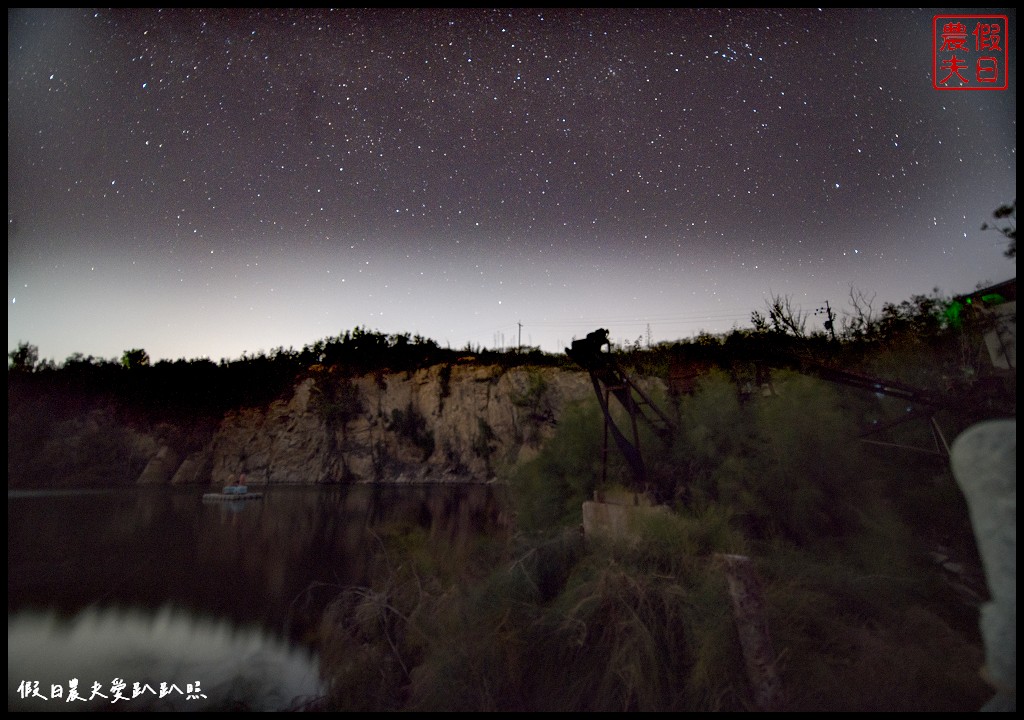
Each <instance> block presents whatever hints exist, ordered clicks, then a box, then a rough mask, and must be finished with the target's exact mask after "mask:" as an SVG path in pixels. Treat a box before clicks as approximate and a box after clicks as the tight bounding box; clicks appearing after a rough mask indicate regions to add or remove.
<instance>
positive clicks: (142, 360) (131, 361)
mask: <svg viewBox="0 0 1024 720" xmlns="http://www.w3.org/2000/svg"><path fill="white" fill-rule="evenodd" d="M121 364H122V365H123V366H124V367H126V368H128V369H129V370H134V369H135V368H140V367H149V353H147V352H146V351H145V350H143V349H141V348H135V349H133V350H125V351H124V355H122V356H121Z"/></svg>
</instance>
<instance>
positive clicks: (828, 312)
mask: <svg viewBox="0 0 1024 720" xmlns="http://www.w3.org/2000/svg"><path fill="white" fill-rule="evenodd" d="M814 314H815V315H824V316H825V318H826V319H825V329H826V330H828V331H829V332H830V333H832V341H833V342H835V339H836V324H835V319H836V316H835V313H833V312H832V308H831V307H829V304H828V300H826V301H825V307H820V308H818V309H817V310H815V311H814Z"/></svg>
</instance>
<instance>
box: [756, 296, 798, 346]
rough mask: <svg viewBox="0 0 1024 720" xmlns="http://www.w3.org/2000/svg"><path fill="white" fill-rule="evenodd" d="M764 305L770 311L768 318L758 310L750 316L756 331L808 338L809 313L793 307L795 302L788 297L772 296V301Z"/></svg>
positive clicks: (766, 301)
mask: <svg viewBox="0 0 1024 720" xmlns="http://www.w3.org/2000/svg"><path fill="white" fill-rule="evenodd" d="M764 304H765V309H767V310H768V316H767V317H765V316H764V315H762V314H761V313H760V312H759V311H757V310H755V311H754V312H753V313H751V315H750V321H751V323H752V324H753V325H754V330H756V331H757V332H769V331H771V332H777V333H781V334H783V335H792V336H793V337H798V338H802V337H806V325H807V313H803V312H800V310H798V309H797V308H795V307H793V301H792V299H791V298H790V297H789V296H788V295H775V294H772V297H771V300H765V302H764Z"/></svg>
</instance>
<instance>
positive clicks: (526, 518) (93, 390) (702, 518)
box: [8, 291, 1016, 711]
mask: <svg viewBox="0 0 1024 720" xmlns="http://www.w3.org/2000/svg"><path fill="white" fill-rule="evenodd" d="M1002 299H1004V300H1015V299H1016V298H1015V297H1012V298H1011V297H1004V298H1002ZM997 302H998V299H997V298H991V297H989V298H988V299H985V298H982V297H980V296H979V297H977V298H975V297H973V296H972V297H964V298H958V299H955V300H953V299H948V298H941V297H939V296H937V295H930V296H915V297H913V298H911V299H909V300H907V301H905V302H903V303H899V304H886V305H884V306H883V307H882V308H880V309H878V310H877V311H876V310H875V309H874V307H873V306H872V301H871V298H868V297H866V296H864V295H863V294H861V293H858V292H856V291H851V296H850V304H851V309H850V310H849V311H848V312H847V313H846V314H845V315H844V316H843V317H842V318H841V319H840V320H839V322H838V324H837V326H836V327H835V330H836V339H833V338H832V337H831V336H830V335H826V334H824V333H809V332H807V330H806V326H807V318H806V317H804V316H801V314H800V313H799V312H797V311H796V310H795V309H794V308H793V307H792V306H791V305H790V304H789V303H788V301H787V299H786V298H773V300H772V301H771V302H769V304H768V306H767V307H766V308H765V310H764V311H759V312H757V313H755V314H754V316H753V317H752V324H753V328H751V329H746V330H735V331H734V332H732V333H730V334H729V335H727V336H724V337H723V336H710V335H705V336H701V337H698V338H695V339H694V340H692V341H689V342H685V343H677V344H673V345H662V346H658V347H655V348H642V347H640V345H639V343H637V344H636V345H635V346H633V347H629V348H622V349H618V350H617V352H616V354H617V358H618V360H619V362H620V364H622V365H623V366H624V367H626V368H627V369H628V370H629V371H631V372H632V373H634V374H636V375H639V376H656V377H660V378H662V379H663V380H664V381H665V385H666V387H667V392H666V393H665V394H663V395H661V396H658V397H656V398H655V400H656V402H658V403H659V404H661V405H662V406H663V407H664V408H666V409H668V410H669V411H670V412H671V413H672V414H673V415H674V417H675V419H676V423H677V427H678V431H677V432H676V433H675V434H674V435H673V436H671V437H670V438H669V439H668V441H667V442H663V441H662V440H661V439H659V438H657V437H655V436H654V434H653V433H650V434H647V435H644V436H643V437H642V441H641V446H642V448H643V449H644V455H645V461H646V463H647V468H648V473H649V476H650V481H651V483H652V485H653V487H654V488H655V489H656V491H657V493H658V495H659V496H660V497H662V498H665V499H666V500H667V502H668V504H669V505H670V506H671V512H669V513H665V514H663V515H661V516H656V517H653V518H651V519H650V520H649V521H646V522H643V523H641V524H640V525H638V526H637V527H635V528H634V529H633V530H634V533H633V536H632V539H631V540H629V541H624V540H623V541H617V542H613V541H608V542H602V541H599V540H594V539H590V538H588V539H587V540H586V541H585V540H584V539H583V538H582V537H581V535H580V533H579V531H578V527H579V524H580V522H581V510H580V508H581V504H582V502H583V501H584V500H587V499H589V498H591V496H592V494H593V492H594V490H595V489H599V488H598V484H599V481H600V480H599V479H600V478H601V476H602V471H601V463H602V460H601V457H602V455H601V447H600V446H601V434H602V418H601V415H600V413H599V411H598V409H597V405H596V402H593V403H584V404H582V405H579V406H576V407H573V408H570V409H569V410H568V411H567V412H566V413H563V415H562V416H561V417H559V418H558V430H557V434H556V435H555V436H554V437H553V438H552V439H551V440H550V441H548V442H547V443H544V444H543V445H540V446H539V449H538V454H537V455H536V457H535V458H534V459H533V460H532V461H530V462H527V463H524V464H522V465H520V466H518V467H517V468H515V469H514V470H512V471H510V472H508V473H507V476H506V477H505V479H506V480H507V485H508V489H509V505H510V508H511V509H512V510H513V512H514V517H515V526H514V528H513V530H512V531H511V532H510V534H509V537H507V538H505V537H491V538H482V539H481V540H480V541H479V543H478V545H477V546H475V547H470V548H463V549H461V550H460V551H459V552H451V551H449V549H448V548H446V547H445V545H444V543H443V540H442V539H439V538H435V537H432V536H430V534H429V533H428V532H427V531H425V530H424V529H422V528H417V527H404V526H403V527H394V528H390V529H388V530H386V531H385V532H384V533H383V534H382V535H381V537H380V538H379V543H378V548H377V552H376V562H377V563H378V564H379V567H380V571H381V572H380V573H378V575H377V577H378V578H379V579H378V580H376V581H375V582H374V584H373V585H372V586H369V587H361V588H350V589H347V590H345V591H344V592H343V593H342V594H341V595H340V596H339V597H338V598H337V600H336V602H335V603H334V604H333V605H332V606H331V608H330V610H329V612H328V613H327V616H326V617H325V619H324V622H323V624H322V631H321V634H320V635H321V636H320V638H319V647H320V652H321V655H322V658H323V661H324V665H323V666H324V668H325V672H326V673H327V675H328V678H329V681H330V693H329V695H328V696H327V697H326V698H324V700H323V705H324V706H325V707H327V708H330V709H342V710H572V711H579V710H746V709H756V706H755V703H754V700H753V697H754V693H753V689H752V688H751V686H750V682H749V680H748V678H747V676H746V674H745V672H744V661H743V656H742V653H741V650H740V645H739V640H738V637H737V631H736V628H735V624H734V622H733V619H732V613H731V609H730V600H729V595H728V592H727V589H726V583H725V579H724V577H723V575H722V573H721V571H720V570H718V569H716V566H715V563H714V562H713V559H712V558H713V554H714V553H742V554H747V555H749V556H751V557H753V558H754V559H755V562H756V564H757V568H758V571H759V573H760V575H761V578H762V580H763V590H764V598H765V607H766V615H767V621H768V626H769V628H770V631H771V633H772V637H773V641H774V645H775V650H776V652H777V657H776V658H774V665H775V667H776V669H777V671H778V673H779V675H780V677H781V679H782V686H783V692H784V709H788V710H804V711H812V710H814V711H821V710H860V711H869V710H870V711H885V710H917V711H921V710H930V711H958V710H973V709H977V708H978V707H980V706H981V705H982V704H983V703H984V701H985V700H986V699H987V698H988V697H989V696H990V695H991V692H990V690H989V689H988V688H987V687H986V686H985V684H984V683H983V681H982V680H981V679H980V678H979V676H978V668H979V667H980V666H981V664H982V662H983V656H982V648H981V642H980V637H979V635H978V631H977V604H978V602H979V601H981V600H982V599H984V597H985V588H984V583H983V580H982V579H981V576H980V562H979V560H978V557H977V552H976V549H975V545H974V539H973V536H972V532H971V527H970V523H969V520H968V515H967V509H966V507H965V504H964V501H963V499H962V496H961V495H960V493H959V491H958V489H957V487H956V485H955V483H954V482H953V479H952V477H951V475H950V473H949V471H948V463H947V461H946V459H945V457H943V455H942V454H941V453H938V454H930V453H928V452H924V451H925V450H935V449H936V445H935V442H936V441H935V438H934V437H933V433H932V426H931V425H930V424H929V418H930V417H934V418H935V420H936V422H937V424H938V426H939V427H940V428H942V429H943V432H944V434H945V438H946V439H947V440H948V441H952V439H953V438H954V437H955V436H956V435H957V434H958V433H959V432H960V431H962V430H963V429H965V428H966V427H968V426H969V425H970V424H972V423H974V422H976V421H978V420H981V419H986V418H992V417H1005V416H1015V414H1016V375H1015V370H1014V371H1010V372H1000V371H998V370H996V369H994V368H993V367H992V363H991V362H990V359H989V356H988V353H987V351H986V350H985V348H984V344H983V343H982V341H981V337H982V334H983V333H984V332H985V331H987V330H989V329H990V327H991V324H990V320H989V317H990V316H989V315H988V314H987V313H986V312H984V308H986V307H987V306H990V305H992V304H994V303H997ZM470 355H472V356H473V357H474V361H475V362H480V363H493V364H497V365H500V366H502V367H506V368H507V367H514V366H517V365H527V366H531V367H540V366H544V365H548V366H558V365H564V366H567V367H568V366H570V365H571V364H570V363H569V362H568V360H567V359H566V358H564V357H563V356H551V355H546V354H543V353H540V352H538V351H533V352H530V353H518V354H517V353H500V354H499V353H488V352H485V351H480V350H477V351H475V352H474V351H473V349H472V348H467V349H466V350H463V351H461V352H455V351H451V350H448V349H442V348H440V347H438V346H437V345H436V343H433V342H432V341H429V340H425V339H423V338H410V337H408V336H384V335H381V334H379V333H372V332H367V331H364V330H357V331H355V332H353V333H351V334H350V333H346V334H345V335H344V336H341V337H338V338H335V339H331V340H327V341H322V342H319V343H316V344H314V345H313V346H309V347H307V348H304V349H303V350H302V351H299V352H296V351H290V350H289V351H285V350H278V351H275V352H273V353H271V354H270V355H269V356H266V355H259V356H255V357H243V358H242V359H240V360H237V361H232V362H222V363H221V364H219V365H217V364H214V363H212V362H210V361H208V360H201V361H192V362H184V361H180V362H178V363H164V362H158V363H155V364H149V363H148V358H146V357H144V353H143V354H142V355H140V354H139V351H129V352H126V354H125V358H124V360H125V361H124V362H122V363H117V364H115V363H113V362H107V361H97V360H95V359H92V358H88V359H86V358H81V357H77V358H69V359H68V361H67V362H65V364H64V365H63V366H61V367H59V368H57V367H53V366H52V365H50V364H48V363H40V362H39V360H38V353H35V352H34V349H33V348H32V347H31V346H30V345H27V344H26V345H23V346H21V347H19V349H18V350H17V351H16V352H14V353H11V358H10V359H11V361H12V362H11V365H10V371H9V375H8V387H9V399H10V409H9V430H8V448H9V452H10V456H11V459H10V460H9V475H10V468H11V467H18V466H19V463H20V464H22V465H24V464H30V463H31V458H32V454H33V452H35V451H36V450H38V447H37V445H34V444H33V443H35V442H36V440H35V439H34V438H36V437H38V436H42V435H43V429H44V428H43V426H44V425H46V424H47V423H52V422H56V421H59V420H61V419H62V418H63V419H68V420H70V419H71V418H72V417H74V416H75V415H76V413H77V414H81V413H83V412H86V411H87V410H88V409H89V408H90V407H91V405H90V404H89V402H88V400H89V398H92V397H95V396H97V395H103V396H105V397H109V398H110V399H111V402H112V403H113V406H115V407H117V408H118V412H124V413H126V414H129V415H131V416H132V418H133V420H134V421H138V422H144V421H145V422H156V421H164V420H166V421H170V420H174V419H176V418H190V419H192V420H193V421H194V422H195V424H196V425H197V426H198V425H201V424H202V422H204V421H209V422H213V421H214V420H215V419H216V418H217V417H219V415H220V414H221V413H223V412H224V411H225V410H227V409H230V408H233V407H239V406H244V405H250V404H251V405H257V404H262V403H265V402H268V401H269V400H272V399H274V398H276V397H278V396H280V395H281V394H282V393H283V392H285V391H286V390H287V389H289V388H290V387H291V386H292V385H293V384H294V382H295V380H296V378H298V377H302V376H304V375H305V374H307V373H310V372H316V371H318V370H317V368H320V369H323V368H337V369H338V370H337V372H338V373H339V374H340V375H341V376H342V377H345V376H354V375H357V374H366V373H378V377H380V378H383V370H384V369H387V370H390V371H393V372H402V371H411V370H413V369H415V368H417V367H423V366H427V365H433V364H439V363H440V364H444V366H445V367H447V368H449V371H448V373H449V374H448V375H447V377H448V378H450V367H451V365H452V364H453V363H456V362H459V361H466V358H467V356H470ZM829 368H832V369H836V368H838V369H842V370H844V371H847V372H854V373H857V374H859V375H861V376H868V377H874V378H882V379H884V380H886V381H890V382H898V383H902V384H904V385H907V386H913V387H915V388H918V389H919V390H920V394H918V395H913V396H911V397H909V398H908V397H901V398H893V397H886V396H882V395H876V394H875V393H872V392H868V391H865V389H863V388H855V387H848V386H846V385H843V384H837V383H835V382H833V381H832V380H830V379H829V378H830V376H829V374H828V372H827V370H828V369H829ZM442 377H444V376H442ZM833 379H834V378H833ZM381 382H383V379H381ZM544 383H545V379H544V375H543V374H542V373H540V372H533V374H531V379H530V382H529V383H528V384H527V386H526V388H525V389H524V390H523V392H522V393H521V394H520V395H519V396H517V397H516V398H514V399H513V400H514V402H515V403H516V404H517V406H518V407H519V408H520V409H522V410H525V411H526V412H525V416H526V417H527V419H528V420H529V419H531V418H532V419H534V420H536V422H537V423H542V422H546V421H547V419H548V414H549V413H550V409H549V408H548V407H547V406H546V404H545V387H544ZM344 388H345V385H344V383H340V384H339V385H338V387H337V388H336V389H335V390H332V391H331V392H328V393H324V394H323V395H322V396H321V397H320V398H319V399H318V402H319V408H320V411H321V412H322V413H324V416H325V418H326V419H329V420H330V422H332V423H336V424H337V425H338V426H339V427H342V428H343V427H344V425H345V423H346V422H347V421H348V419H349V418H350V416H351V414H352V413H353V412H358V411H359V407H360V405H359V403H360V402H361V400H360V399H359V398H358V397H357V396H353V395H352V394H351V393H346V391H345V389H344ZM449 391H450V387H448V383H447V382H442V390H441V395H442V398H441V399H443V398H444V397H445V396H446V394H447V393H448V392H449ZM40 397H46V398H49V401H50V402H49V405H48V407H51V408H57V413H58V415H57V416H56V417H54V416H46V417H41V416H39V414H38V412H35V413H34V412H33V410H32V409H31V407H32V404H31V403H30V402H29V401H30V400H33V399H38V398H40ZM920 398H926V399H927V400H928V401H929V402H933V401H934V402H935V404H934V405H925V404H923V403H921V402H919V399H920ZM922 408H924V409H927V410H928V412H926V413H925V414H924V415H923V416H922V417H921V418H918V419H912V420H911V421H908V422H903V423H899V424H895V425H893V426H892V427H891V428H888V427H887V426H888V425H889V424H890V423H892V422H893V421H895V420H899V419H904V418H906V417H908V416H911V415H913V414H914V412H913V411H917V410H919V409H922ZM908 409H909V410H910V411H912V412H908ZM391 422H392V425H393V427H394V428H397V430H398V431H399V432H400V434H402V435H403V437H405V438H406V439H407V440H408V441H410V442H412V443H413V444H415V445H417V446H419V447H421V448H422V449H423V450H424V452H427V450H428V447H429V448H430V449H431V450H432V449H433V437H432V436H431V435H430V433H429V428H428V427H427V425H426V422H425V420H424V418H422V417H420V416H418V415H417V414H416V413H415V411H414V409H413V408H412V407H410V408H408V409H407V410H406V411H405V412H396V413H395V415H394V416H393V417H392V418H391ZM871 429H876V430H881V429H885V432H881V433H876V434H875V435H871V436H869V439H876V440H878V441H884V442H888V443H891V444H893V445H898V446H900V447H893V446H882V445H869V444H866V443H864V442H863V441H862V440H860V439H858V438H859V437H860V436H862V435H863V433H864V432H865V431H866V430H871ZM524 432H529V425H527V427H526V428H525V429H524ZM523 439H524V440H526V441H531V437H524V438H523ZM493 440H494V438H493V434H492V432H491V429H490V428H489V427H488V426H487V425H486V423H484V422H483V421H481V423H480V427H479V429H478V435H477V438H476V442H475V449H476V451H477V452H478V453H481V456H482V457H484V456H487V457H489V456H490V453H491V451H492V449H491V443H492V442H493ZM106 442H114V443H116V442H118V440H117V438H107V439H106ZM119 462H129V463H130V458H119ZM608 462H609V466H608V476H609V478H611V479H612V480H614V481H618V482H621V483H626V484H628V483H630V482H631V478H630V476H629V474H628V473H627V469H626V465H625V463H624V462H623V461H622V460H621V458H619V456H618V454H617V452H616V451H615V450H614V449H612V450H611V452H610V455H609V460H608ZM937 549H941V551H942V552H943V553H944V554H945V555H947V556H949V557H952V558H955V559H956V561H957V567H958V568H959V570H958V571H957V572H951V571H950V570H949V569H948V568H945V569H944V568H943V567H939V566H937V565H936V564H935V563H934V562H933V561H932V559H931V557H932V556H931V553H934V552H935V551H936V550H937Z"/></svg>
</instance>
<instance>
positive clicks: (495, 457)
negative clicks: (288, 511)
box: [174, 365, 593, 485]
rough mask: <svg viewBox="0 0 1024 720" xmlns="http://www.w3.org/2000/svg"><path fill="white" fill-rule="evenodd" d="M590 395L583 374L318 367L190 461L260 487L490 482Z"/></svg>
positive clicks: (236, 416)
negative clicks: (362, 371)
mask: <svg viewBox="0 0 1024 720" xmlns="http://www.w3.org/2000/svg"><path fill="white" fill-rule="evenodd" d="M592 393H593V390H592V388H591V384H590V380H589V378H588V377H587V375H585V374H584V373H580V372H566V371H562V370H558V369H556V368H515V369H511V370H503V369H502V368H500V367H497V366H484V367H480V366H471V365H437V366H434V367H431V368H426V369H421V370H417V371H415V372H412V373H397V374H378V375H368V376H363V377H356V378H344V377H340V376H338V375H337V374H335V373H332V372H331V371H329V370H326V369H323V370H321V371H320V372H317V373H315V374H314V376H313V377H311V378H308V379H306V380H303V381H302V382H301V383H299V384H298V385H297V386H296V388H295V391H294V394H293V395H292V397H291V399H289V400H287V401H278V402H275V403H273V404H271V405H270V406H269V407H267V408H259V409H247V410H241V411H238V412H232V413H229V414H228V415H227V416H226V417H225V418H224V420H223V422H222V423H221V425H220V428H219V429H218V430H217V432H216V434H215V436H214V438H213V439H212V441H211V443H210V445H209V447H207V448H206V449H204V450H203V451H202V452H200V453H196V454H194V455H192V456H190V457H188V458H186V459H185V461H184V462H185V464H188V465H189V466H190V467H202V466H204V465H206V464H207V461H206V459H205V458H204V457H202V456H203V455H204V454H208V455H209V457H210V461H209V465H210V467H211V470H210V481H211V482H212V483H213V484H214V485H218V484H221V483H225V482H227V481H228V480H229V478H230V477H231V475H232V474H236V475H237V474H239V473H241V472H245V473H246V475H247V478H248V480H249V482H252V483H260V484H262V483H274V484H277V483H324V482H358V481H402V480H465V479H487V478H490V477H493V475H494V473H495V471H496V470H497V469H498V468H500V467H502V466H505V465H509V464H516V463H518V462H521V461H523V460H525V459H527V458H529V457H532V456H533V455H534V454H535V453H536V452H537V450H538V448H539V447H540V446H541V445H542V444H543V442H544V441H545V440H546V439H547V438H548V437H550V435H551V434H552V433H553V432H554V428H555V425H556V421H557V418H558V417H559V416H560V415H561V412H562V410H563V409H564V408H565V406H566V405H567V404H569V403H572V402H576V401H580V400H584V399H587V398H589V397H590V396H591V395H592ZM179 475H180V473H178V474H176V475H175V476H174V481H176V482H182V481H184V480H185V478H183V477H179Z"/></svg>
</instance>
